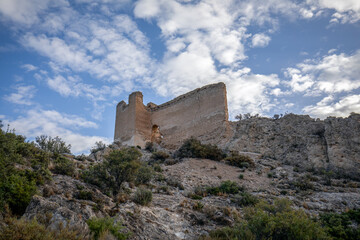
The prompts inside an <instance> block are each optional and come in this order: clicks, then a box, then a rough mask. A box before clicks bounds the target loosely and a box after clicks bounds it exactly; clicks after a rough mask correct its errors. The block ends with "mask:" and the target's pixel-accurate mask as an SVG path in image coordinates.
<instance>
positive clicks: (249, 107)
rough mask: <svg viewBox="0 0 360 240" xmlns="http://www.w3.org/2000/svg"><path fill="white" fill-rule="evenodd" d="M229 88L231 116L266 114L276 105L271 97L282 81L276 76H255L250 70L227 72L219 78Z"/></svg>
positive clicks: (222, 73)
mask: <svg viewBox="0 0 360 240" xmlns="http://www.w3.org/2000/svg"><path fill="white" fill-rule="evenodd" d="M218 79H219V80H221V81H223V82H225V84H226V87H227V95H228V104H229V112H230V116H232V117H233V116H235V115H236V114H239V113H248V112H249V113H252V114H256V113H260V114H262V113H265V112H267V111H269V110H270V109H271V108H272V107H273V106H274V104H273V103H272V102H271V97H270V95H271V94H272V89H273V88H275V87H276V86H278V85H279V83H280V79H279V78H278V76H277V75H276V74H270V75H261V74H253V73H251V72H250V69H248V68H244V69H240V70H238V71H232V70H225V71H222V72H221V75H220V76H219V78H218Z"/></svg>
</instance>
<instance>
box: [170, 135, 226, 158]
mask: <svg viewBox="0 0 360 240" xmlns="http://www.w3.org/2000/svg"><path fill="white" fill-rule="evenodd" d="M176 156H177V157H180V158H186V157H193V158H207V159H211V160H216V161H220V160H221V159H223V158H225V157H226V154H225V153H224V152H223V151H222V150H221V149H219V148H218V147H217V146H216V145H210V144H202V143H201V142H200V141H199V140H197V139H195V138H190V139H187V140H186V141H185V142H184V144H183V145H182V146H181V147H180V148H179V149H178V150H177V152H176Z"/></svg>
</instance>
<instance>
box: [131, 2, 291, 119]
mask: <svg viewBox="0 0 360 240" xmlns="http://www.w3.org/2000/svg"><path fill="white" fill-rule="evenodd" d="M283 2H285V1H283ZM262 4H263V3H261V4H252V3H251V2H248V1H246V4H245V3H244V2H241V3H239V2H238V1H215V0H205V1H200V2H186V3H184V4H182V3H180V2H179V1H173V0H168V1H152V0H141V1H138V2H137V3H136V5H135V9H134V14H135V16H136V17H139V18H145V19H147V20H149V21H151V20H152V19H155V20H156V23H157V24H158V26H159V27H160V29H161V31H162V35H163V38H164V40H165V43H166V47H167V52H166V53H165V55H164V58H163V60H162V62H161V63H160V64H159V68H158V71H156V74H155V79H154V80H153V81H152V82H151V83H150V84H151V85H152V87H153V88H154V89H156V90H157V92H158V93H159V94H161V95H171V96H174V95H175V96H176V95H179V94H182V93H185V92H187V91H190V90H192V89H194V88H196V87H201V86H203V85H206V84H210V83H214V82H219V81H222V82H225V83H226V85H227V91H228V103H229V109H230V114H231V115H235V114H238V113H239V112H242V113H244V112H251V113H262V112H265V111H269V109H270V107H271V106H272V105H273V103H271V100H270V99H271V97H270V95H272V94H273V92H272V90H271V89H272V88H273V87H275V86H276V85H278V84H279V79H278V76H277V75H275V74H270V75H260V74H253V73H251V70H250V69H249V68H240V67H239V66H240V63H241V61H243V60H244V59H246V58H247V56H246V55H245V48H244V43H245V42H246V40H247V38H249V37H250V36H251V35H250V34H248V33H246V31H247V29H246V26H247V25H248V24H249V22H250V21H253V20H254V21H255V20H256V19H257V17H255V16H250V15H251V14H250V13H249V12H246V13H245V12H244V11H243V9H244V7H245V8H246V7H250V8H254V13H256V12H257V11H256V10H257V8H260V9H262V7H260V6H262ZM276 6H277V5H276ZM280 6H281V7H285V6H286V4H280V5H279V6H278V7H279V9H280V8H281V7H280ZM266 8H267V10H266V11H272V7H271V5H268V6H266ZM284 12H285V11H284ZM242 17H245V18H247V19H250V20H249V21H244V20H241V19H240V18H242ZM239 19H240V21H239ZM267 20H270V18H269V19H267ZM267 20H265V19H264V22H265V21H267ZM264 22H262V23H261V24H263V23H264ZM259 24H260V22H259ZM269 41H270V37H269V36H267V35H265V34H258V35H256V36H255V38H254V39H253V42H254V46H258V47H260V46H262V47H264V46H266V45H267V44H268V43H269Z"/></svg>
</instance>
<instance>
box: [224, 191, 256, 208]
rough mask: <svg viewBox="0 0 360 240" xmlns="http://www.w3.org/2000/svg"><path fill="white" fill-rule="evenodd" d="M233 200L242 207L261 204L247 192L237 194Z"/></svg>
mask: <svg viewBox="0 0 360 240" xmlns="http://www.w3.org/2000/svg"><path fill="white" fill-rule="evenodd" d="M231 200H232V201H233V202H235V203H236V204H237V205H239V206H241V207H246V206H254V205H255V204H256V203H258V202H259V200H258V198H257V197H255V196H254V195H252V194H250V193H247V192H242V193H240V194H237V195H235V196H234V198H232V199H231Z"/></svg>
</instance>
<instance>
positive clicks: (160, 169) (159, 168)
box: [153, 164, 162, 172]
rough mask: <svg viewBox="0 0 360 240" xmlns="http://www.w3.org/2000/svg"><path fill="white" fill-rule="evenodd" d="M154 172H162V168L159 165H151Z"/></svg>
mask: <svg viewBox="0 0 360 240" xmlns="http://www.w3.org/2000/svg"><path fill="white" fill-rule="evenodd" d="M153 168H154V171H155V172H162V168H161V167H160V165H159V164H154V165H153Z"/></svg>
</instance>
